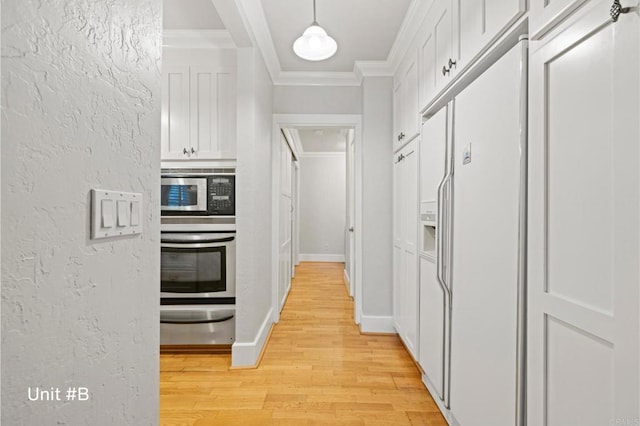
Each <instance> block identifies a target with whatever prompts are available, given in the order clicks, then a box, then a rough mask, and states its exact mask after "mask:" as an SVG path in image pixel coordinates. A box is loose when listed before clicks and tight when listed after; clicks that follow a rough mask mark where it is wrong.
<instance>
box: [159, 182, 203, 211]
mask: <svg viewBox="0 0 640 426" xmlns="http://www.w3.org/2000/svg"><path fill="white" fill-rule="evenodd" d="M160 196H161V198H162V200H161V201H162V205H163V206H165V207H191V206H197V205H198V185H162V190H161V195H160Z"/></svg>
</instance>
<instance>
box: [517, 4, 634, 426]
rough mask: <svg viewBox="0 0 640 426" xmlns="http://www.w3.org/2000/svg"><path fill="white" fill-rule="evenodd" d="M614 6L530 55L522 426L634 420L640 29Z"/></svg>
mask: <svg viewBox="0 0 640 426" xmlns="http://www.w3.org/2000/svg"><path fill="white" fill-rule="evenodd" d="M542 3H546V2H542V0H541V1H539V2H538V1H535V2H534V4H537V6H536V9H535V11H537V12H540V11H542V9H541V7H540V6H541V5H542ZM551 3H552V4H555V3H557V2H551ZM611 3H612V1H594V2H589V3H587V4H585V6H584V7H583V8H580V9H579V10H578V11H577V12H575V13H574V14H573V15H571V16H570V17H568V18H567V20H566V21H565V22H564V23H561V24H560V25H559V26H557V27H556V29H554V30H553V34H550V35H549V37H545V38H548V39H545V40H544V42H534V43H532V44H531V48H532V56H531V62H530V78H531V86H530V96H531V102H530V120H531V121H530V142H529V147H530V152H529V250H528V252H529V266H528V271H529V273H528V287H529V292H528V293H529V305H528V345H527V346H528V378H527V384H528V389H527V397H528V401H527V414H528V415H527V417H528V421H527V424H528V425H529V426H542V425H547V426H560V425H581V426H596V425H606V424H634V423H637V421H638V419H639V418H640V407H639V405H640V403H639V402H640V395H639V387H640V386H639V383H640V374H639V366H640V362H639V360H640V358H639V353H638V351H639V325H638V323H639V314H638V313H639V312H640V309H639V308H640V306H639V303H640V302H639V300H640V298H639V293H640V291H639V287H640V286H639V284H638V283H639V282H640V273H639V267H638V264H639V259H640V252H639V250H640V229H639V228H640V199H639V198H640V173H639V170H640V167H639V162H640V149H639V141H640V122H639V120H638V117H640V100H639V93H640V82H639V80H640V77H639V76H640V59H639V54H640V31H639V27H640V18H639V16H638V13H637V11H633V12H631V13H626V14H622V15H621V16H620V17H619V20H618V22H616V23H614V22H612V20H611V17H610V16H609V9H610V7H611ZM621 3H622V6H623V7H624V6H632V5H633V6H635V5H637V2H636V1H633V2H625V1H624V0H623V1H622V2H621ZM559 4H561V5H563V6H567V5H570V4H571V2H566V1H560V2H559ZM550 10H551V9H550ZM561 10H563V8H558V9H556V11H555V12H554V14H555V13H560V11H561ZM533 18H534V17H532V22H542V20H545V19H546V12H543V13H542V14H540V15H536V16H535V19H533Z"/></svg>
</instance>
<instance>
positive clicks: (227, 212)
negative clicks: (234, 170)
mask: <svg viewBox="0 0 640 426" xmlns="http://www.w3.org/2000/svg"><path fill="white" fill-rule="evenodd" d="M235 187H236V177H235V176H233V175H217V176H209V177H208V179H207V192H208V195H209V196H208V201H209V205H208V206H207V207H208V208H207V210H208V213H209V214H213V215H217V216H234V215H235V214H236V200H235V192H236V191H235Z"/></svg>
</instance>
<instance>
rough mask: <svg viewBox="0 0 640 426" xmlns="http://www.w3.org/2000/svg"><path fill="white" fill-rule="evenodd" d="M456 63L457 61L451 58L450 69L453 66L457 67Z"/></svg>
mask: <svg viewBox="0 0 640 426" xmlns="http://www.w3.org/2000/svg"><path fill="white" fill-rule="evenodd" d="M456 64H457V63H456V61H454V60H453V59H451V58H449V69H452V68H453V67H455V66H456ZM456 68H457V67H456Z"/></svg>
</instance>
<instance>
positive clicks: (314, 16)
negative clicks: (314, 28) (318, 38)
mask: <svg viewBox="0 0 640 426" xmlns="http://www.w3.org/2000/svg"><path fill="white" fill-rule="evenodd" d="M313 23H314V24H316V25H318V21H316V0H313Z"/></svg>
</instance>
